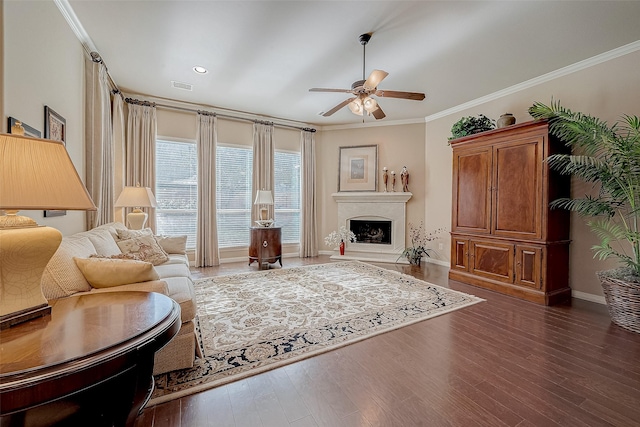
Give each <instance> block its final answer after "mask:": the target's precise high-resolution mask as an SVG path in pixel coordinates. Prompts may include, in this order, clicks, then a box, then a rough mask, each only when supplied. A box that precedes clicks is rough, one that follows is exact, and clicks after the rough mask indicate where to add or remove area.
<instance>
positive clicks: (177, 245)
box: [156, 235, 187, 255]
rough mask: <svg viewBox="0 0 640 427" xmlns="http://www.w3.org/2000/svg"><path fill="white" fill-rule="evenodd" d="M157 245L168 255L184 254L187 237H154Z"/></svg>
mask: <svg viewBox="0 0 640 427" xmlns="http://www.w3.org/2000/svg"><path fill="white" fill-rule="evenodd" d="M156 240H157V241H158V244H159V245H160V247H162V249H164V251H165V252H166V253H168V254H183V255H184V254H186V253H187V236H186V235H185V236H156Z"/></svg>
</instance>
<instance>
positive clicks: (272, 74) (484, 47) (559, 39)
mask: <svg viewBox="0 0 640 427" xmlns="http://www.w3.org/2000/svg"><path fill="white" fill-rule="evenodd" d="M68 4H69V5H70V6H71V7H72V9H73V11H74V12H75V15H76V16H77V18H78V20H79V21H80V23H81V24H82V26H83V27H84V29H85V30H86V32H87V34H88V36H89V37H90V39H91V40H92V41H93V43H94V45H95V47H96V48H97V51H98V52H99V53H100V55H101V56H102V58H103V59H104V61H105V64H106V65H107V67H108V69H109V73H110V75H111V76H112V78H113V80H114V81H115V82H116V83H117V84H118V86H119V87H120V88H121V89H122V90H123V91H125V92H133V93H137V94H145V95H150V96H154V97H161V98H168V99H175V100H180V101H187V102H192V103H197V104H204V105H210V106H212V107H220V108H226V109H232V110H238V111H244V112H251V113H256V114H260V115H266V116H270V117H275V118H283V119H289V120H296V121H300V122H304V123H310V124H315V125H321V126H322V125H335V124H347V123H358V122H361V121H362V118H361V117H358V116H355V115H353V114H352V113H351V112H350V111H349V109H348V108H346V107H345V108H343V109H342V110H340V111H338V112H337V113H335V114H334V115H333V116H331V117H328V118H326V117H321V116H319V113H320V112H323V111H327V110H329V109H331V108H332V107H333V106H335V105H336V104H338V103H340V102H342V101H343V100H344V99H346V98H347V97H348V96H349V95H348V94H342V93H310V92H308V89H309V88H311V87H327V88H350V86H351V83H353V82H354V81H356V80H359V79H361V78H362V53H363V52H362V51H363V49H362V46H361V45H360V42H359V41H358V36H359V35H360V34H363V33H366V32H373V37H372V38H371V41H370V42H369V44H368V45H367V48H366V74H367V75H368V74H369V73H370V72H371V70H372V69H382V70H385V71H387V72H388V73H389V76H388V77H387V78H386V79H385V80H384V81H383V82H382V83H381V84H380V85H379V89H386V90H401V91H413V92H424V93H426V95H427V97H426V99H425V100H424V101H420V102H418V101H410V100H399V99H390V98H378V101H379V103H380V105H381V107H382V108H383V109H384V111H385V113H386V115H387V117H386V118H385V119H383V120H385V121H396V120H410V119H421V118H424V117H425V116H429V115H432V114H436V113H438V112H440V111H443V110H446V109H449V108H452V107H455V106H457V105H460V104H463V103H465V102H468V101H471V100H474V99H477V98H479V97H482V96H486V95H489V94H491V93H494V92H496V91H499V90H501V89H504V88H507V87H510V86H512V85H516V84H519V83H522V82H525V81H527V80H529V79H532V78H535V77H538V76H541V75H543V74H546V73H549V72H552V71H555V70H558V69H560V68H562V67H565V66H568V65H571V64H574V63H576V62H579V61H582V60H585V59H588V58H591V57H594V56H596V55H599V54H602V53H604V52H607V51H610V50H612V49H615V48H618V47H620V46H623V45H626V44H629V43H632V42H636V41H638V40H640V25H639V24H638V22H639V19H638V18H640V1H495V2H494V1H467V2H462V1H440V2H432V1H413V2H411V1H268V0H267V1H177V0H174V1H166V0H165V1H151V0H147V1H130V0H129V1H114V0H68ZM195 65H201V66H204V67H206V68H207V69H208V70H209V72H208V73H207V74H205V75H197V74H196V73H195V72H193V70H192V67H194V66H195ZM172 80H174V81H178V82H184V83H189V84H192V85H193V91H191V92H188V91H185V90H181V89H175V88H172V86H171V81H172ZM532 101H533V100H532ZM365 121H367V122H368V121H375V120H374V119H373V117H367V118H365Z"/></svg>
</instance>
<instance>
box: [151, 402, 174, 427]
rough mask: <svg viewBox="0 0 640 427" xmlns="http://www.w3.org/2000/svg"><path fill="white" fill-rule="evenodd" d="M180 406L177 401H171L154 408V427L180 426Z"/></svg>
mask: <svg viewBox="0 0 640 427" xmlns="http://www.w3.org/2000/svg"><path fill="white" fill-rule="evenodd" d="M180 406H181V402H180V401H179V400H172V401H169V402H167V403H165V404H164V405H161V406H157V407H156V408H155V412H154V416H153V425H154V427H171V426H179V425H180V418H181V416H180Z"/></svg>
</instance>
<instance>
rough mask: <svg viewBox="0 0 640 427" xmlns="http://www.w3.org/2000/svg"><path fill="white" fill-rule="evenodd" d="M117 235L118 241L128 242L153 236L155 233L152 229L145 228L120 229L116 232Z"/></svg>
mask: <svg viewBox="0 0 640 427" xmlns="http://www.w3.org/2000/svg"><path fill="white" fill-rule="evenodd" d="M116 234H117V235H118V239H117V240H127V239H133V238H135V237H140V236H153V231H151V229H150V228H144V229H142V230H129V229H125V230H122V229H118V230H116Z"/></svg>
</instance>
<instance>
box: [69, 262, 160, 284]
mask: <svg viewBox="0 0 640 427" xmlns="http://www.w3.org/2000/svg"><path fill="white" fill-rule="evenodd" d="M73 260H74V261H75V263H76V264H77V266H78V268H79V269H80V271H82V274H83V275H84V277H85V278H86V279H87V281H88V282H89V283H90V284H91V286H93V287H94V288H111V287H113V286H120V285H127V284H129V283H138V282H148V281H150V280H158V279H159V278H160V276H158V273H157V272H156V270H155V268H153V264H151V263H150V262H145V261H135V260H129V259H109V258H76V257H74V258H73Z"/></svg>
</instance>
